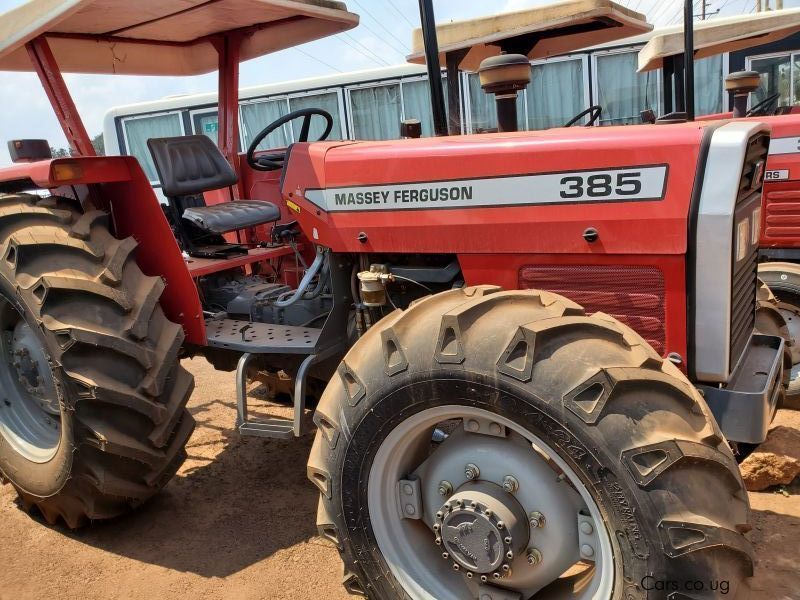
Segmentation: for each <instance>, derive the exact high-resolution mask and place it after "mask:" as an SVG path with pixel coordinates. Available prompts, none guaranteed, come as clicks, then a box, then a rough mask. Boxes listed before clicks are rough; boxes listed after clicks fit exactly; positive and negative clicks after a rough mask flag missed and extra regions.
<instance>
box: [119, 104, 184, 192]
mask: <svg viewBox="0 0 800 600" xmlns="http://www.w3.org/2000/svg"><path fill="white" fill-rule="evenodd" d="M122 125H123V131H124V132H125V142H126V144H127V147H128V154H130V155H131V156H135V157H136V158H137V159H139V164H141V165H142V169H144V172H145V174H146V175H147V179H149V180H150V182H151V183H156V182H158V173H157V172H156V167H155V165H154V164H153V159H152V157H151V156H150V150H148V148H147V140H149V139H150V138H159V137H176V136H180V135H184V131H183V121H182V119H181V115H180V113H165V114H160V115H146V116H142V117H128V118H126V119H123V121H122Z"/></svg>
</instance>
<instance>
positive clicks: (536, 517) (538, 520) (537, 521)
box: [528, 510, 544, 529]
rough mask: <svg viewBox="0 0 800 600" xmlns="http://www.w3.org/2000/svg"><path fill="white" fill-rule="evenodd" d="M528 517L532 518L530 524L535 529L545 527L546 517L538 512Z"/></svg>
mask: <svg viewBox="0 0 800 600" xmlns="http://www.w3.org/2000/svg"><path fill="white" fill-rule="evenodd" d="M528 517H529V518H530V524H531V527H532V528H533V529H538V528H539V527H544V515H543V514H542V513H540V512H539V511H538V510H537V511H534V512H532V513H531V514H529V515H528Z"/></svg>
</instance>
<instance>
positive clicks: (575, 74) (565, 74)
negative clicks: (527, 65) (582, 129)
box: [528, 60, 587, 129]
mask: <svg viewBox="0 0 800 600" xmlns="http://www.w3.org/2000/svg"><path fill="white" fill-rule="evenodd" d="M585 108H587V107H586V106H585V101H584V89H583V61H582V60H565V61H558V62H551V63H544V64H540V65H534V67H533V72H532V73H531V83H530V84H529V85H528V128H529V129H547V128H549V127H561V126H563V125H564V124H565V123H566V122H567V121H569V120H570V119H572V117H574V116H575V115H577V114H578V113H579V112H581V111H582V110H584V109H585ZM584 122H585V120H584Z"/></svg>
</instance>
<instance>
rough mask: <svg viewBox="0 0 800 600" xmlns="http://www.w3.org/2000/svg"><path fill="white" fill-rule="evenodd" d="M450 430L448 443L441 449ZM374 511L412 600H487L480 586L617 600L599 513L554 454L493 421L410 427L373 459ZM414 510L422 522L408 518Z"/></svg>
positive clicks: (468, 413) (461, 412)
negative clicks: (444, 429)
mask: <svg viewBox="0 0 800 600" xmlns="http://www.w3.org/2000/svg"><path fill="white" fill-rule="evenodd" d="M443 423H444V424H446V426H447V427H449V428H450V432H451V433H450V434H449V435H448V436H447V437H446V439H445V440H444V441H443V442H441V443H440V444H437V443H435V440H436V438H437V436H438V438H439V439H441V438H442V437H444V436H442V433H441V431H440V430H439V429H437V427H443V426H442V424H443ZM490 428H493V430H496V431H502V432H504V435H497V433H492V432H491V430H490ZM434 432H436V435H433V434H434ZM475 432H478V433H475ZM432 439H433V440H434V442H433V443H432V441H431V440H432ZM471 467H475V471H477V473H472V472H470V468H471ZM471 475H476V476H475V478H474V479H472V480H470V479H469V477H470V476H471ZM509 477H511V480H509ZM417 483H418V486H419V487H418V490H417V489H414V490H413V494H412V496H404V495H403V494H404V493H405V492H404V491H403V490H404V489H405V490H406V491H408V492H412V487H415V486H416V485H417ZM447 484H449V486H450V487H448V485H447ZM504 486H505V487H504ZM512 490H513V491H512ZM406 498H411V500H410V501H409V502H408V504H407V503H406ZM367 502H368V508H369V515H370V522H371V525H372V529H373V532H374V535H375V538H376V540H377V544H378V547H379V548H380V551H381V553H382V555H383V557H384V558H385V560H386V562H387V563H388V565H389V568H390V569H391V571H392V573H393V574H394V576H395V578H396V579H397V581H398V582H399V583H400V585H401V586H402V587H403V588H404V589H405V591H406V592H407V593H409V594H410V595H411V597H413V598H425V599H428V598H430V599H434V598H435V599H437V600H456V599H460V598H465V597H470V598H472V597H476V595H477V596H478V597H480V586H482V585H489V586H493V588H494V589H496V588H497V587H499V588H504V589H507V590H511V591H515V592H519V593H520V594H521V595H522V597H525V598H527V597H530V596H531V595H533V594H535V593H537V592H540V591H541V592H542V593H545V594H547V595H548V597H557V598H570V599H575V600H588V599H593V600H594V599H597V600H599V599H601V598H610V597H611V595H612V592H613V582H614V572H615V561H614V551H613V545H612V542H611V537H610V535H609V533H608V531H607V529H606V527H605V525H604V520H603V517H602V513H601V511H600V509H599V507H598V505H597V503H596V502H595V500H594V499H593V498H592V496H591V494H590V493H589V491H588V490H587V489H586V487H585V486H584V484H583V483H582V482H581V481H580V479H579V477H578V476H577V474H576V473H575V472H574V471H573V470H572V468H571V467H570V466H569V465H568V464H567V463H566V462H565V461H564V460H563V459H562V458H561V457H559V456H558V454H557V453H556V452H555V451H554V450H553V449H552V448H550V447H549V446H548V445H547V444H545V443H544V442H543V441H542V440H541V439H540V438H538V437H537V436H536V435H534V434H533V433H531V432H529V431H527V430H526V429H524V428H522V427H521V426H520V425H519V424H517V423H514V422H513V421H511V420H509V419H506V418H503V417H500V416H499V415H496V414H494V413H491V412H488V411H485V410H483V409H479V408H474V407H466V406H457V405H449V406H440V407H436V408H430V409H427V410H424V411H422V412H420V413H417V414H415V415H413V416H412V417H410V418H408V419H406V420H404V421H403V422H402V423H400V424H399V425H398V426H397V427H395V428H394V429H393V430H392V431H391V432H390V433H389V435H388V436H387V437H386V439H385V440H384V441H383V442H382V444H381V446H380V447H379V448H378V451H377V452H376V455H375V458H374V461H373V464H372V467H371V470H370V475H369V481H368V489H367ZM409 504H410V505H411V506H410V507H409ZM420 505H421V506H420ZM415 506H416V507H417V508H419V509H420V510H419V512H420V514H421V515H422V518H421V519H417V518H408V514H409V513H413V512H415V511H412V510H411V509H412V508H414V507H415ZM403 507H405V509H404V508H403ZM403 510H405V513H406V514H405V516H401V511H403ZM487 514H489V515H490V516H489V517H488V518H487V516H486V515H487ZM531 515H539V516H541V523H542V526H540V527H537V526H536V524H538V523H539V521H538V517H536V518H534V519H531ZM498 520H502V521H503V523H501V529H500V532H498V530H497V522H498ZM532 523H534V524H533V525H532ZM579 530H582V532H581V531H579ZM586 531H589V532H590V535H589V534H587V533H586ZM499 536H503V538H502V540H501V538H500V537H499ZM442 538H445V539H442ZM481 551H483V552H484V553H485V554H486V555H484V554H483V553H482V552H481ZM509 551H510V552H511V554H507V553H508V552H509ZM589 551H591V552H589ZM498 553H500V554H501V555H502V556H501V557H500V559H499V560H496V559H497V557H498ZM444 556H446V558H443V557H444ZM487 556H488V558H487ZM589 556H591V558H589ZM490 589H491V588H490Z"/></svg>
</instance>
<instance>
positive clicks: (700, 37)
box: [639, 9, 800, 405]
mask: <svg viewBox="0 0 800 600" xmlns="http://www.w3.org/2000/svg"><path fill="white" fill-rule="evenodd" d="M798 31H800V10H797V9H791V10H778V11H771V12H765V13H761V14H757V15H753V17H752V18H751V19H749V20H748V21H747V22H741V21H740V20H738V19H737V20H735V21H727V20H725V19H722V20H719V21H706V22H702V23H699V24H698V25H696V26H695V28H694V32H693V33H694V36H693V46H694V48H695V51H694V56H695V59H701V58H705V57H708V56H714V55H716V54H720V53H722V52H730V51H734V50H742V49H746V48H752V47H755V46H760V45H763V44H766V43H769V42H773V41H778V40H781V39H784V38H786V37H788V36H790V35H792V34H795V33H797V32H798ZM684 42H685V40H684V32H682V31H678V32H672V33H665V34H661V35H657V36H654V37H653V38H651V40H650V41H649V42H648V43H647V45H645V47H644V48H643V49H642V50H641V52H640V53H639V66H640V70H642V71H649V70H653V69H658V68H661V69H662V72H663V74H664V88H665V89H672V87H673V79H672V78H673V76H674V82H677V83H679V84H682V83H683V81H682V80H683V78H684V77H683V76H684V72H683V65H684V60H683V57H684V55H685V54H686V53H685V52H684ZM677 87H678V86H676V88H677ZM681 87H682V86H681ZM725 88H726V90H728V91H729V92H730V94H731V97H732V103H733V111H732V112H728V113H723V114H718V115H710V116H705V117H703V119H706V120H722V119H730V118H737V119H744V118H747V119H751V120H754V121H759V122H763V123H768V124H769V125H770V127H771V128H772V141H771V143H770V150H769V158H768V160H767V164H766V167H765V169H766V172H765V174H764V180H765V181H764V198H763V203H762V210H761V215H760V219H759V224H758V230H757V235H758V238H759V253H758V255H759V266H758V273H759V277H760V278H761V279H762V280H763V281H764V282H765V283H766V284H767V285H768V286H769V289H770V290H771V292H766V296H767V298H769V299H770V301H771V302H774V303H775V305H776V306H777V308H778V310H779V311H780V313H781V315H782V317H783V319H784V321H785V323H786V327H787V330H788V331H787V335H788V338H789V339H790V340H791V342H792V343H791V344H790V350H791V354H792V369H791V375H790V378H789V385H788V389H787V399H788V400H789V401H790V402H791V403H792V404H793V405H800V404H799V403H800V264H798V263H800V229H798V224H800V204H798V203H797V200H798V199H800V186H799V185H798V183H800V112H798V109H797V107H791V106H780V105H779V98H780V95H779V94H772V95H768V96H767V97H765V98H763V99H762V100H760V101H753V105H752V106H749V99H750V95H751V94H752V93H753V92H755V91H757V90H759V89H760V88H761V77H760V75H759V73H756V72H752V71H749V72H748V71H745V72H736V73H731V74H730V75H729V76H728V78H727V79H726V81H725ZM686 89H687V90H688V89H691V88H690V86H686ZM676 92H677V93H676V96H677V98H678V100H679V101H680V100H681V99H682V90H681V89H676ZM678 104H679V106H678V109H679V110H680V111H682V110H684V105H683V104H681V103H680V102H679V103H678ZM667 118H670V116H669V115H668V116H667ZM671 118H672V119H673V120H674V115H673V116H672V117H671ZM772 293H774V295H775V296H776V297H777V298H775V297H773V296H772ZM762 302H763V300H762Z"/></svg>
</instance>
